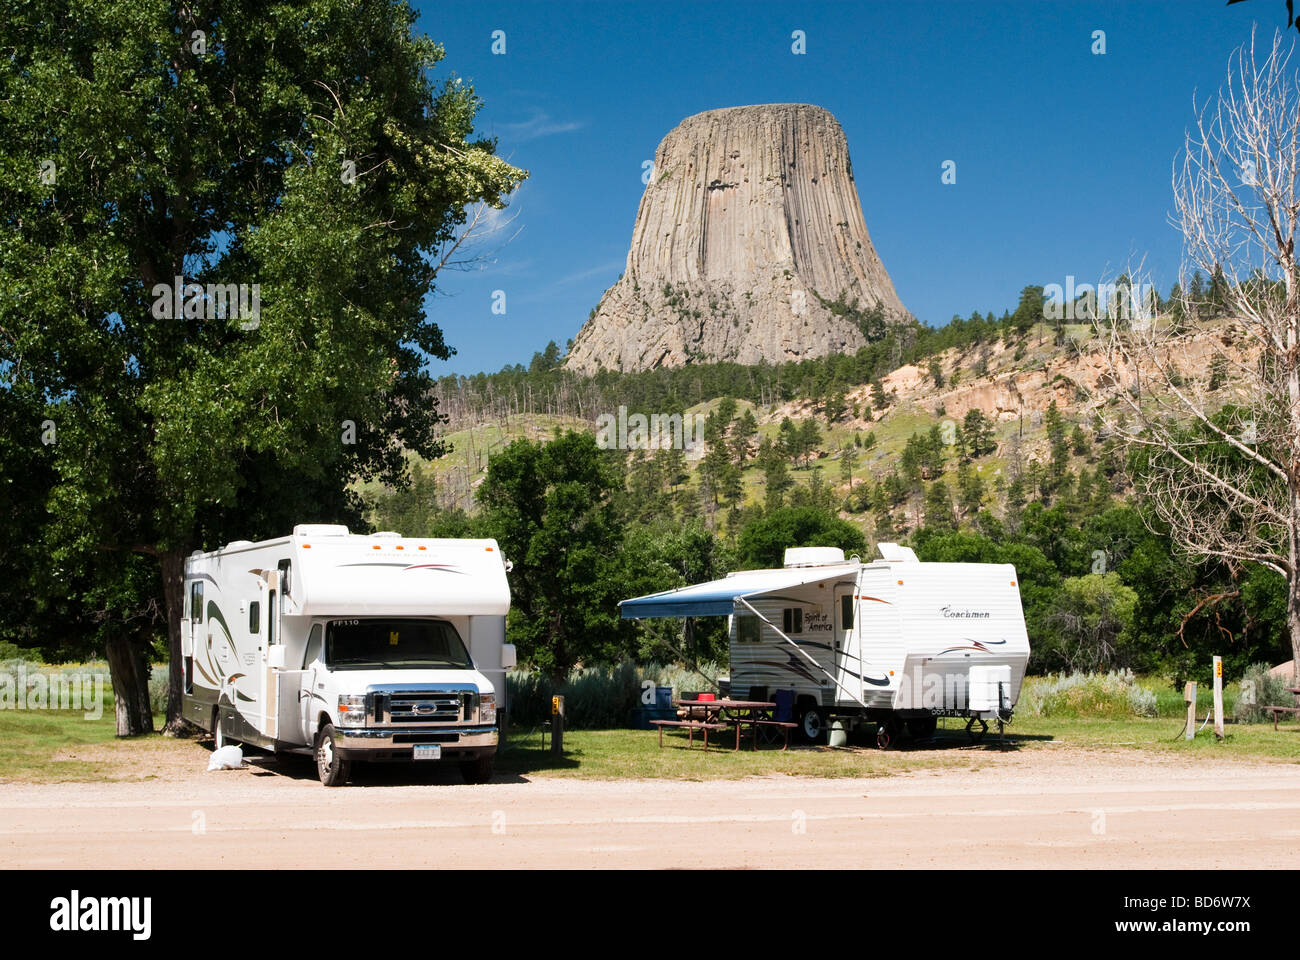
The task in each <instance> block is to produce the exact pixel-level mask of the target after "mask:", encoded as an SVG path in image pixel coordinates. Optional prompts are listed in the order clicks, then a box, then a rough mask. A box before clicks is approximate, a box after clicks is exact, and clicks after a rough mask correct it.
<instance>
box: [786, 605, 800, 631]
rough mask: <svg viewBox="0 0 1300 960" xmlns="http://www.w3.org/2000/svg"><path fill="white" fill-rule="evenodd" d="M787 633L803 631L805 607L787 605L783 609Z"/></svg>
mask: <svg viewBox="0 0 1300 960" xmlns="http://www.w3.org/2000/svg"><path fill="white" fill-rule="evenodd" d="M781 619H782V621H783V623H784V630H783V632H785V633H803V608H802V607H786V608H785V609H784V610H782V611H781Z"/></svg>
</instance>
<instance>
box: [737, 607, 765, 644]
mask: <svg viewBox="0 0 1300 960" xmlns="http://www.w3.org/2000/svg"><path fill="white" fill-rule="evenodd" d="M759 639H760V637H759V632H758V617H756V616H754V615H753V614H752V613H742V614H738V615H737V616H736V642H737V643H758V641H759Z"/></svg>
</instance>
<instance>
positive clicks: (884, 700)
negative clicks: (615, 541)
mask: <svg viewBox="0 0 1300 960" xmlns="http://www.w3.org/2000/svg"><path fill="white" fill-rule="evenodd" d="M879 549H880V553H881V557H882V559H880V560H876V561H874V562H872V563H862V562H861V561H860V560H859V559H858V558H857V557H851V558H850V559H848V560H845V559H844V552H843V551H842V550H839V549H836V548H833V547H795V548H791V549H789V550H786V552H785V566H784V567H783V568H782V569H779V570H744V571H740V572H737V573H733V574H731V575H729V576H727V577H726V578H724V579H722V580H714V581H711V582H709V583H700V584H696V585H694V586H690V587H682V588H680V589H678V590H668V591H665V592H663V593H656V594H651V595H650V596H645V597H637V598H635V599H631V600H624V601H623V602H622V603H621V604H619V608H620V611H621V613H622V616H623V617H624V618H625V619H638V618H645V617H701V616H726V617H728V619H729V621H730V647H731V676H730V686H729V690H728V696H730V697H731V698H732V699H739V700H762V701H765V702H774V700H773V697H774V696H775V695H776V693H777V691H781V690H789V691H793V703H794V717H793V720H794V722H796V723H797V724H798V730H799V732H800V733H801V734H802V736H803V738H804V739H806V740H808V741H811V742H816V741H819V740H821V739H822V738H823V737H824V736H825V734H826V730H827V728H828V726H829V725H832V724H834V725H836V726H837V728H838V729H841V730H844V731H846V733H847V732H850V731H851V730H852V729H853V728H855V727H857V726H858V725H860V724H863V723H874V724H875V725H876V731H877V732H876V742H877V744H878V745H879V746H881V747H888V746H890V745H891V744H892V743H893V742H895V740H896V739H897V738H898V736H899V735H900V734H901V733H903V732H904V731H906V732H907V733H908V734H910V735H911V736H913V737H917V738H920V737H926V736H929V735H931V734H933V732H934V730H935V728H936V726H937V722H938V718H939V717H959V718H964V719H966V721H967V723H966V729H967V731H968V732H971V733H972V735H973V736H975V735H977V734H975V733H974V725H975V724H976V723H979V724H980V731H979V733H980V734H982V733H983V732H984V731H986V730H987V729H988V721H990V720H993V721H996V722H997V723H999V724H1002V723H1005V722H1007V721H1009V720H1010V719H1011V715H1012V711H1013V710H1014V709H1015V705H1016V701H1017V699H1018V698H1019V696H1020V685H1021V682H1022V681H1023V679H1024V675H1025V664H1026V662H1027V661H1028V659H1029V638H1028V636H1027V635H1026V633H1025V618H1024V612H1023V610H1022V609H1021V605H1020V590H1019V588H1018V587H1017V586H1016V583H1017V581H1016V571H1015V568H1014V567H1012V566H1010V565H1009V564H986V563H922V562H920V561H918V560H917V557H916V554H915V553H913V552H912V550H911V549H909V548H907V547H900V546H898V545H897V544H892V543H882V544H880V546H879Z"/></svg>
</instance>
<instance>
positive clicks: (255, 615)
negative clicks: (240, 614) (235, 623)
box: [248, 600, 262, 636]
mask: <svg viewBox="0 0 1300 960" xmlns="http://www.w3.org/2000/svg"><path fill="white" fill-rule="evenodd" d="M261 630H262V605H261V604H260V603H259V602H258V601H256V600H254V601H253V602H252V603H250V604H249V605H248V632H249V633H251V634H253V636H257V634H258V633H260V632H261Z"/></svg>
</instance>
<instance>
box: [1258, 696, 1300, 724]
mask: <svg viewBox="0 0 1300 960" xmlns="http://www.w3.org/2000/svg"><path fill="white" fill-rule="evenodd" d="M1287 689H1288V690H1290V691H1291V695H1292V696H1294V697H1295V702H1296V705H1295V706H1294V707H1265V708H1264V709H1265V710H1267V711H1268V712H1269V713H1271V714H1273V729H1274V730H1276V729H1277V715H1278V714H1279V713H1293V714H1300V687H1287Z"/></svg>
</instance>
